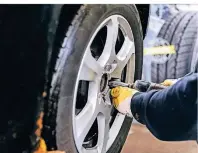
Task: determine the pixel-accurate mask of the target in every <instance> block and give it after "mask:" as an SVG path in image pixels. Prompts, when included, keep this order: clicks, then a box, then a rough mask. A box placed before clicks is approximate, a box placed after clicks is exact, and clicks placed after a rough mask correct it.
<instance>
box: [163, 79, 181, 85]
mask: <svg viewBox="0 0 198 153" xmlns="http://www.w3.org/2000/svg"><path fill="white" fill-rule="evenodd" d="M178 80H179V79H166V80H165V81H164V82H162V83H161V85H164V86H172V85H173V84H175V83H176V82H177V81H178Z"/></svg>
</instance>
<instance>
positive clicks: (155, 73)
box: [151, 12, 197, 83]
mask: <svg viewBox="0 0 198 153" xmlns="http://www.w3.org/2000/svg"><path fill="white" fill-rule="evenodd" d="M196 36H197V13H196V12H180V13H177V14H176V15H174V16H172V17H170V18H169V19H168V20H167V21H166V22H165V23H164V25H163V27H162V28H161V30H160V33H159V34H158V38H162V39H164V40H165V41H167V42H168V43H169V44H171V45H174V46H175V50H176V54H172V55H169V59H168V60H167V61H166V62H165V63H162V64H159V63H156V62H152V66H151V80H152V81H153V82H157V83H160V82H163V81H164V80H165V79H176V78H180V77H183V76H184V75H185V74H187V73H189V72H190V69H191V60H192V54H193V49H194V42H195V40H196Z"/></svg>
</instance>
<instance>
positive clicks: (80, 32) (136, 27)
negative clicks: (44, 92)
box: [56, 5, 143, 153]
mask: <svg viewBox="0 0 198 153" xmlns="http://www.w3.org/2000/svg"><path fill="white" fill-rule="evenodd" d="M114 14H116V15H121V16H123V17H124V18H125V19H126V20H127V21H128V22H129V24H130V26H131V28H132V32H133V35H134V41H135V48H136V49H135V53H136V54H135V77H134V78H135V79H140V78H141V72H142V50H143V44H142V42H143V40H142V30H141V24H140V20H139V17H138V13H137V10H136V8H135V7H134V6H133V5H85V6H84V10H83V11H82V12H81V14H79V15H80V16H81V17H80V19H81V21H80V23H79V24H77V26H76V27H75V29H74V30H73V31H72V32H71V35H70V36H68V39H67V42H68V45H67V46H66V47H65V52H69V54H67V56H68V58H66V59H67V60H66V61H65V64H64V67H63V74H62V81H61V91H60V96H59V104H58V114H57V128H56V132H57V136H56V138H57V146H58V148H59V149H61V150H65V151H66V152H69V153H77V152H78V151H77V149H76V146H75V140H74V136H73V127H72V123H73V121H72V120H73V117H72V114H73V100H74V94H75V93H74V91H75V85H76V80H77V75H78V71H79V68H80V65H81V62H82V58H83V55H84V52H85V48H86V46H87V45H88V42H89V40H90V39H91V37H92V35H93V33H94V31H95V30H96V28H97V27H98V26H99V25H100V24H101V23H102V21H104V20H105V19H106V18H107V17H109V16H111V15H114ZM68 46H70V48H68ZM131 121H132V120H131V119H129V118H125V121H124V124H123V126H122V127H121V130H120V132H119V134H118V136H117V137H119V135H120V134H122V133H123V132H122V131H125V134H123V135H124V136H125V138H122V140H123V143H124V142H125V139H126V136H127V134H128V130H129V128H130V126H131V125H130V124H131ZM126 124H127V125H126ZM126 131H127V132H126ZM114 143H117V142H114ZM113 145H114V144H113ZM113 145H112V146H113ZM122 145H123V144H122ZM122 145H121V147H120V148H117V150H114V149H115V147H114V148H112V147H111V148H110V149H109V151H108V153H111V152H114V153H116V152H117V151H118V152H119V151H120V150H121V148H122Z"/></svg>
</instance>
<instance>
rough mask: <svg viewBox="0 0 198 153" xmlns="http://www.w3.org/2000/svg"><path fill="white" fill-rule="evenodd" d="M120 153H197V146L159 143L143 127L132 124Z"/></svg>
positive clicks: (191, 142) (190, 143) (188, 143)
mask: <svg viewBox="0 0 198 153" xmlns="http://www.w3.org/2000/svg"><path fill="white" fill-rule="evenodd" d="M122 153H198V145H197V143H196V142H194V141H188V142H187V141H185V142H163V141H159V140H158V139H156V138H155V137H154V136H153V135H152V134H151V133H150V132H149V131H148V130H147V129H146V128H145V127H144V126H143V125H140V124H133V125H132V128H131V130H130V132H129V136H128V139H127V141H126V143H125V146H124V148H123V150H122Z"/></svg>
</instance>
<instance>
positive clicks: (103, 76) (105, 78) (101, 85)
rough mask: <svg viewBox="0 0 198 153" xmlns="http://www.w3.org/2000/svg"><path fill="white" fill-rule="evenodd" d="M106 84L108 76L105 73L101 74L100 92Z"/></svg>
mask: <svg viewBox="0 0 198 153" xmlns="http://www.w3.org/2000/svg"><path fill="white" fill-rule="evenodd" d="M107 84H108V76H107V74H106V73H105V74H103V75H102V79H101V81H100V92H103V91H104V90H105V88H106V86H107Z"/></svg>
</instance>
